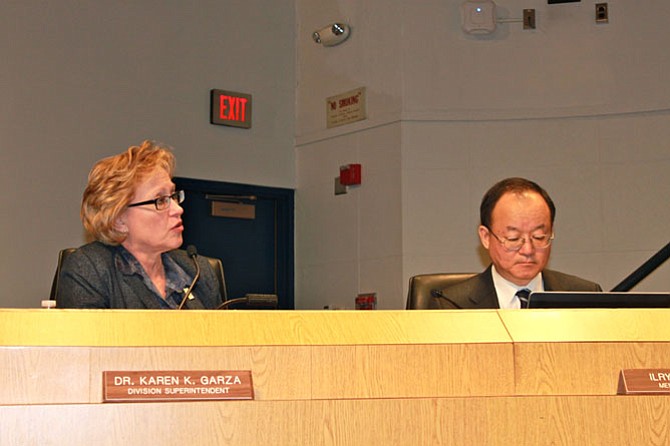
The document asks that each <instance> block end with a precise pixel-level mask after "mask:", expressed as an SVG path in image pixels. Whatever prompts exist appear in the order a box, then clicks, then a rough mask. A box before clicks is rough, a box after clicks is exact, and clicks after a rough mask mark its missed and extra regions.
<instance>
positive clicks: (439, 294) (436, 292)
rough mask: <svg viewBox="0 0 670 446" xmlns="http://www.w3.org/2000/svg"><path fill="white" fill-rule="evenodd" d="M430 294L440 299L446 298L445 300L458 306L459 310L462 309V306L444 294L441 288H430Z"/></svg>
mask: <svg viewBox="0 0 670 446" xmlns="http://www.w3.org/2000/svg"><path fill="white" fill-rule="evenodd" d="M430 295H431V296H433V297H441V298H442V299H444V300H446V301H447V302H449V303H450V304H451V305H453V306H454V307H456V308H458V309H459V310H462V309H463V307H461V306H460V305H458V304H457V303H456V302H454V301H453V300H451V299H449V298H448V297H447V296H445V295H444V293H443V292H442V290H430Z"/></svg>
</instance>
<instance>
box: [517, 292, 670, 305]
mask: <svg viewBox="0 0 670 446" xmlns="http://www.w3.org/2000/svg"><path fill="white" fill-rule="evenodd" d="M528 308H670V292H667V293H666V292H611V291H610V292H592V291H538V292H534V293H531V294H530V297H529V299H528Z"/></svg>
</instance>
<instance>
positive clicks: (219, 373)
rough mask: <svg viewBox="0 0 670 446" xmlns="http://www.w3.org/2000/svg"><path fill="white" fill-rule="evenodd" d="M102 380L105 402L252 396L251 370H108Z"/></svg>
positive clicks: (248, 397)
mask: <svg viewBox="0 0 670 446" xmlns="http://www.w3.org/2000/svg"><path fill="white" fill-rule="evenodd" d="M102 382H103V384H102V393H103V396H102V400H103V402H106V403H115V402H124V403H125V402H134V401H175V400H180V401H196V400H252V399H254V388H253V385H252V381H251V371H250V370H233V371H229V370H180V371H163V370H160V371H157V370H151V371H107V372H102Z"/></svg>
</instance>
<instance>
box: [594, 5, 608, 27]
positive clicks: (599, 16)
mask: <svg viewBox="0 0 670 446" xmlns="http://www.w3.org/2000/svg"><path fill="white" fill-rule="evenodd" d="M609 21H610V14H609V8H608V7H607V3H596V23H609Z"/></svg>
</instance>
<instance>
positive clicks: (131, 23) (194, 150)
mask: <svg viewBox="0 0 670 446" xmlns="http://www.w3.org/2000/svg"><path fill="white" fill-rule="evenodd" d="M0 29H2V37H3V39H2V41H3V43H2V45H0V60H2V69H1V70H0V110H1V111H0V113H2V118H1V119H0V188H1V190H2V193H0V206H1V208H2V209H3V212H2V214H3V216H2V220H0V244H1V245H2V246H3V249H4V252H5V255H4V260H3V261H2V268H1V269H0V283H2V284H3V292H2V293H0V306H8V307H15V306H16V307H34V306H38V305H39V301H40V300H41V299H45V298H47V296H48V292H49V288H50V286H51V279H52V277H53V272H54V269H55V265H56V255H57V252H58V250H59V249H61V248H63V247H67V246H78V245H79V244H81V243H83V242H84V234H83V230H82V228H81V222H80V221H79V204H80V202H81V193H82V191H83V188H84V185H85V183H86V176H87V174H88V171H89V169H90V168H91V166H92V164H93V163H94V162H95V161H97V160H98V159H100V158H102V157H105V156H109V155H112V154H115V153H118V152H120V151H122V150H124V149H125V148H127V147H128V146H129V145H132V144H137V143H139V142H141V141H142V140H143V139H156V140H159V141H163V142H165V143H167V144H170V145H172V146H173V147H174V148H175V153H176V155H177V160H178V161H177V162H178V167H177V175H179V176H185V177H194V178H205V179H213V180H221V181H230V182H239V183H250V184H259V185H268V186H277V187H293V186H294V185H295V183H294V181H295V157H294V129H293V123H294V113H295V112H294V84H295V51H294V41H295V8H294V2H293V1H292V0H246V1H218V0H216V1H215V0H199V1H197V2H185V1H184V2H183V1H165V0H142V1H139V2H101V1H94V0H90V1H88V0H86V1H78V0H59V1H54V2H49V1H38V0H7V1H2V2H0ZM212 88H222V89H228V90H233V91H239V92H244V93H251V94H252V95H253V101H254V102H253V128H252V129H251V130H242V129H237V128H231V127H222V126H213V125H211V124H209V90H210V89H212Z"/></svg>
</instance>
